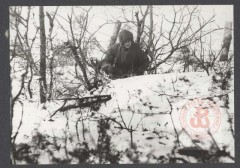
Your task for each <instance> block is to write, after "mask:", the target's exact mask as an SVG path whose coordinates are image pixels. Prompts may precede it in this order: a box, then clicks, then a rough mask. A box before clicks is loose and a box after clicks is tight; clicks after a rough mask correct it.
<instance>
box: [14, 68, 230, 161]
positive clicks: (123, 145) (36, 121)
mask: <svg viewBox="0 0 240 168" xmlns="http://www.w3.org/2000/svg"><path fill="white" fill-rule="evenodd" d="M100 89H101V88H100ZM231 89H232V91H231ZM230 91H231V92H230V93H229V102H230V105H229V109H226V108H225V107H224V102H223V100H220V99H219V98H218V97H214V95H220V94H224V92H223V91H221V90H219V89H218V88H216V87H214V84H213V83H212V76H211V75H210V76H207V74H206V73H204V72H189V73H178V74H176V73H172V74H170V73H169V74H156V75H143V76H135V77H130V78H125V79H118V80H114V81H111V82H110V83H108V84H107V85H106V87H104V89H103V91H101V92H98V90H97V91H95V92H94V94H96V95H98V94H99V93H101V94H102V95H104V94H111V95H112V99H111V100H110V101H108V102H106V104H102V105H101V107H100V109H99V110H98V111H97V112H94V115H93V117H92V118H91V117H90V116H91V112H92V111H90V109H88V108H85V109H83V110H82V111H81V112H82V113H80V112H79V111H78V110H69V111H67V112H64V113H62V112H58V113H57V114H56V115H54V116H53V118H52V119H53V121H49V117H50V115H51V114H53V112H54V111H55V110H56V109H58V108H59V107H60V106H61V105H62V103H63V101H60V100H59V101H57V100H55V101H53V102H48V103H46V104H39V102H36V101H35V102H33V101H28V100H24V101H23V107H24V114H23V121H22V126H21V128H20V131H19V134H18V136H17V139H16V144H20V143H30V142H31V141H32V139H31V137H32V136H33V134H34V132H35V133H36V132H39V133H41V134H44V135H47V136H49V137H58V138H60V139H61V138H62V139H64V138H66V137H68V138H70V137H71V138H72V141H71V142H68V143H67V144H66V143H65V144H64V142H63V141H62V142H59V143H60V144H61V147H62V148H63V147H64V145H65V146H67V147H68V149H69V150H71V149H74V147H75V146H76V144H78V143H80V142H83V141H86V142H88V143H89V144H88V145H89V148H96V144H97V139H98V136H97V135H98V124H97V122H96V121H94V117H96V118H98V117H101V116H102V117H106V116H107V117H111V118H114V119H115V120H116V121H117V122H119V123H121V124H122V125H124V124H125V125H126V127H127V128H128V129H130V128H132V129H134V130H135V131H134V132H133V143H134V146H136V148H137V150H138V152H139V153H140V155H139V160H140V162H141V163H144V162H149V163H156V160H155V159H153V156H155V157H160V156H167V154H169V153H170V152H171V150H172V149H173V148H174V147H175V146H176V132H175V131H177V133H178V135H179V140H180V142H181V144H182V146H185V147H187V146H189V147H190V146H191V145H193V142H192V139H191V138H189V136H188V135H187V134H186V133H185V132H184V131H182V126H181V124H180V121H179V116H180V110H181V108H182V107H183V106H184V105H185V104H186V103H187V102H188V101H189V100H191V99H196V98H201V99H204V98H206V97H209V96H213V97H214V101H215V102H216V104H217V106H218V107H219V109H220V113H221V125H220V127H219V129H218V130H217V132H216V133H215V134H213V138H214V139H215V140H216V142H217V144H218V145H219V146H220V148H223V147H224V146H227V147H228V148H227V150H228V151H229V152H230V154H231V155H232V156H234V143H232V142H233V141H234V139H233V136H232V135H231V131H230V130H229V123H228V119H229V115H230V116H233V114H234V97H233V82H232V83H231V87H230ZM227 92H229V90H227V91H226V93H227ZM86 95H89V93H86ZM170 103H171V105H170ZM171 106H172V111H171ZM20 111H21V104H19V103H18V104H16V106H15V109H14V118H13V130H14V131H13V132H16V130H17V127H18V124H19V121H20V119H21V112H20ZM92 114H93V113H92ZM82 116H83V118H85V119H86V120H84V124H85V127H84V136H85V137H83V128H82V124H81V122H82V121H81V117H82ZM76 123H78V124H77V125H78V135H79V137H78V135H77V132H76ZM118 126H119V125H117V124H116V123H114V122H113V123H112V125H111V128H110V130H108V133H109V134H110V135H111V143H112V145H113V146H114V149H115V150H118V151H125V152H126V151H128V150H133V149H130V148H129V147H130V133H129V132H128V131H127V130H126V129H123V130H121V129H119V128H116V127H118ZM175 129H176V130H175ZM84 138H85V140H84ZM199 141H200V143H199V145H200V146H201V147H202V148H203V149H210V146H211V144H212V139H211V138H206V139H203V140H199ZM62 150H63V149H62ZM62 150H60V151H59V152H54V153H56V155H58V157H64V154H63V153H64V152H62ZM126 153H127V152H126ZM149 154H150V155H149ZM148 156H149V157H148ZM48 159H49V158H48V157H46V156H44V154H43V155H42V156H41V157H40V159H39V162H41V163H49V162H50V161H49V160H48ZM223 161H224V162H232V160H228V159H225V160H223ZM192 162H196V160H195V161H194V159H192ZM120 163H131V161H130V160H129V157H127V156H125V155H123V156H122V157H121V160H120Z"/></svg>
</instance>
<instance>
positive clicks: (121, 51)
mask: <svg viewBox="0 0 240 168" xmlns="http://www.w3.org/2000/svg"><path fill="white" fill-rule="evenodd" d="M148 63H149V59H148V57H147V56H146V54H145V53H144V52H143V51H142V49H141V48H140V46H139V44H138V43H132V45H131V47H130V48H129V49H128V50H126V48H125V47H124V46H123V45H121V44H119V43H118V44H115V45H113V46H112V47H111V48H110V49H109V50H108V52H107V55H106V57H105V58H104V59H103V60H102V62H101V65H102V66H104V65H106V64H109V65H111V67H112V70H111V72H110V73H111V74H112V78H115V79H116V78H124V77H128V76H132V75H143V73H144V71H145V70H146V69H147V66H148Z"/></svg>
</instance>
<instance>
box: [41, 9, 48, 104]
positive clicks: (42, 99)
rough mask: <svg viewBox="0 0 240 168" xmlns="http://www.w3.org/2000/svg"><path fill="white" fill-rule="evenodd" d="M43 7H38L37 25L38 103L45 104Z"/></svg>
mask: <svg viewBox="0 0 240 168" xmlns="http://www.w3.org/2000/svg"><path fill="white" fill-rule="evenodd" d="M43 10H44V9H43V6H40V7H39V23H40V41H41V44H40V76H41V78H40V80H39V83H40V102H41V103H45V102H46V90H47V82H46V34H45V24H44V11H43Z"/></svg>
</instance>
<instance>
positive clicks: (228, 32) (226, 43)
mask: <svg viewBox="0 0 240 168" xmlns="http://www.w3.org/2000/svg"><path fill="white" fill-rule="evenodd" d="M231 40H232V22H226V23H225V28H224V37H223V46H222V51H221V55H220V60H219V61H227V60H228V53H229V48H230V44H231Z"/></svg>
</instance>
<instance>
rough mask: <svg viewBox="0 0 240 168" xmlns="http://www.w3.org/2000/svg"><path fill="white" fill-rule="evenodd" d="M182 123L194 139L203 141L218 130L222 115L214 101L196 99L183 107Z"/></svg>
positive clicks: (181, 113)
mask: <svg viewBox="0 0 240 168" xmlns="http://www.w3.org/2000/svg"><path fill="white" fill-rule="evenodd" d="M180 123H181V125H182V127H183V129H185V131H186V132H187V133H188V134H189V135H190V136H191V137H192V138H193V139H203V138H207V137H209V136H210V134H214V133H215V132H216V131H217V130H218V128H219V126H220V123H221V113H220V110H219V108H218V106H217V105H216V104H215V103H214V102H213V101H211V100H208V99H204V100H202V99H194V100H192V101H189V102H187V103H186V104H185V105H184V106H183V107H182V109H181V112H180Z"/></svg>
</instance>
